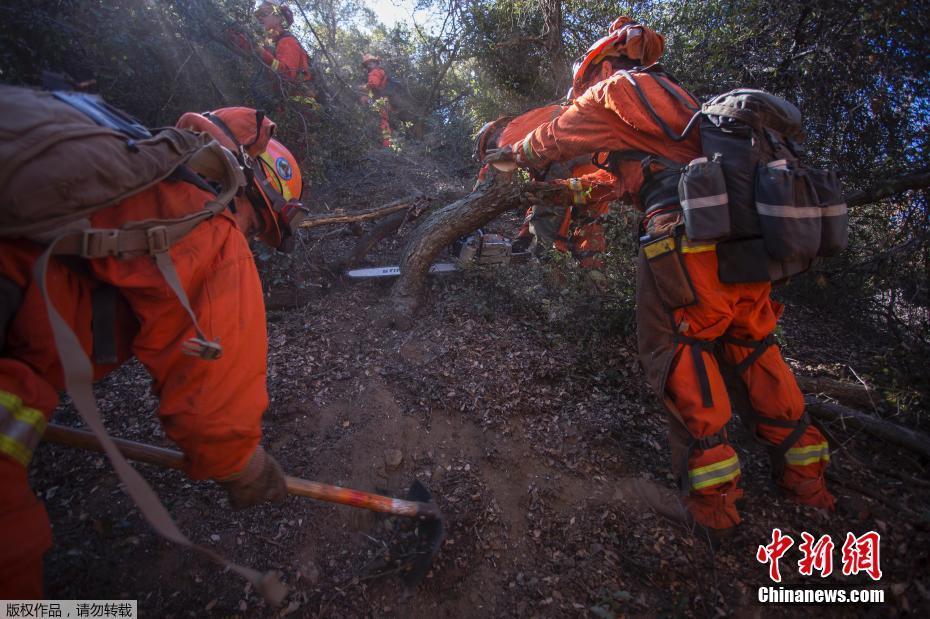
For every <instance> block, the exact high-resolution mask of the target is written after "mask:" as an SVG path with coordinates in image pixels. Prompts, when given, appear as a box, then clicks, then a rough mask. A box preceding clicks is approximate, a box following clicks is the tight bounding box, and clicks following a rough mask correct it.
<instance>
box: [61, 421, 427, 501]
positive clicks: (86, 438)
mask: <svg viewBox="0 0 930 619" xmlns="http://www.w3.org/2000/svg"><path fill="white" fill-rule="evenodd" d="M43 439H44V440H46V441H49V442H52V443H57V444H59V445H68V446H71V447H77V448H79V449H86V450H89V451H97V452H101V453H103V446H102V445H101V444H100V441H99V440H97V437H96V436H94V434H93V433H92V432H90V431H88V430H79V429H77V428H68V427H66V426H60V425H57V424H54V423H50V424H49V425H48V427H47V428H46V429H45V434H44V435H43ZM113 442H114V443H116V446H117V448H119V450H120V452H121V453H122V454H123V455H124V456H126V457H127V458H129V459H130V460H136V461H138V462H145V463H146V464H154V465H156V466H160V467H163V468H169V469H179V470H180V469H183V468H184V456H183V455H182V454H181V453H180V452H178V451H174V450H172V449H165V448H163V447H154V446H152V445H146V444H145V443H137V442H136V441H128V440H126V439H121V438H114V439H113ZM284 480H285V483H286V484H287V492H288V494H293V495H295V496H303V497H308V498H311V499H317V500H319V501H326V502H328V503H339V504H340V505H350V506H352V507H360V508H362V509H367V510H371V511H375V512H383V513H387V514H394V515H397V516H406V517H411V518H412V517H418V516H419V517H423V518H439V517H440V513H439V508H438V507H437V506H436V505H435V504H434V503H423V502H420V501H407V500H404V499H394V498H391V497H387V496H382V495H380V494H371V493H370V492H362V491H361V490H352V489H351V488H341V487H339V486H330V485H328V484H321V483H320V482H316V481H310V480H308V479H301V478H299V477H291V476H290V475H287V476H285V478H284Z"/></svg>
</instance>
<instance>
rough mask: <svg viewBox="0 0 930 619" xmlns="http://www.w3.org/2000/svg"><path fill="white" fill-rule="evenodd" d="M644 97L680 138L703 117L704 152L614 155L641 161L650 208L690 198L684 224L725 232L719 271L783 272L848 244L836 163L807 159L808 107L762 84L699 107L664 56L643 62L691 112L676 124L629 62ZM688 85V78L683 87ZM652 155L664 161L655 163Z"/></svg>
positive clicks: (745, 274)
mask: <svg viewBox="0 0 930 619" xmlns="http://www.w3.org/2000/svg"><path fill="white" fill-rule="evenodd" d="M622 73H623V74H624V76H625V77H626V78H627V79H628V80H629V82H630V83H631V84H632V85H633V87H634V88H635V89H636V91H637V94H638V98H639V99H640V102H641V103H642V104H643V105H644V107H645V108H646V110H647V112H648V113H649V114H650V116H651V117H652V118H653V120H654V121H656V123H657V124H658V125H659V126H660V127H661V128H662V130H663V132H664V133H665V134H666V135H667V136H668V137H669V138H670V139H671V140H673V141H676V142H678V141H681V140H684V139H685V138H686V137H687V136H688V135H689V134H690V132H691V131H692V130H693V129H694V128H695V127H696V126H699V127H700V132H701V148H702V152H703V155H704V156H703V157H700V158H698V159H695V160H694V161H691V162H688V163H687V164H682V163H680V162H674V161H670V160H668V159H665V158H663V157H660V156H658V155H655V154H651V153H644V152H640V151H617V152H612V153H609V154H608V156H607V164H608V165H607V166H605V165H604V164H603V163H602V162H600V161H596V162H595V163H597V164H598V165H600V166H601V167H607V168H608V169H613V170H616V164H617V162H618V161H620V160H630V159H634V160H638V161H641V162H642V164H643V170H644V178H645V182H644V184H643V187H642V189H641V190H640V199H641V201H642V205H643V208H644V209H646V212H647V214H648V213H650V212H652V211H654V210H656V209H662V208H667V207H668V206H669V205H671V204H680V205H681V207H682V211H683V215H684V220H685V231H686V234H687V235H688V238H689V239H691V240H695V241H717V255H718V264H719V276H720V280H721V281H722V282H725V283H740V282H761V281H778V280H782V279H785V278H787V277H790V276H792V275H795V274H797V273H801V272H803V271H806V270H807V269H809V268H810V266H811V264H812V263H813V261H814V260H815V259H816V258H818V257H820V256H833V255H836V254H837V253H839V252H840V251H842V250H843V249H844V248H845V247H846V243H847V236H848V215H847V209H846V204H845V202H844V199H843V193H842V188H841V186H840V183H839V181H838V180H837V177H836V173H835V172H834V171H833V170H818V169H813V168H810V167H808V166H807V165H806V164H805V162H804V151H803V149H802V146H801V143H802V142H803V140H804V133H803V129H802V119H801V113H800V111H799V110H798V109H797V107H795V106H794V105H792V104H791V103H789V102H788V101H786V100H784V99H782V98H781V97H777V96H775V95H772V94H770V93H767V92H764V91H762V90H755V89H748V88H740V89H736V90H731V91H730V92H727V93H725V94H722V95H719V96H716V97H713V98H712V99H711V100H710V101H708V102H707V103H704V104H703V105H701V106H700V107H699V106H698V105H697V104H696V99H694V97H691V101H689V100H688V99H687V98H686V97H683V96H682V95H681V94H680V92H679V91H678V90H676V88H674V86H678V85H677V83H676V82H675V81H674V80H673V79H672V78H671V77H670V76H668V75H667V74H665V73H664V71H663V70H662V68H661V66H660V65H652V66H651V67H647V68H642V69H635V70H634V71H633V72H632V73H637V74H640V75H642V74H645V75H646V76H648V77H644V78H643V79H654V80H656V81H657V82H658V83H659V84H660V85H661V86H662V87H663V89H664V90H666V91H667V92H669V93H670V94H671V95H672V96H674V97H675V99H676V100H677V101H678V102H679V104H681V105H682V106H684V107H685V108H686V109H688V110H689V111H690V112H693V116H692V118H691V121H690V122H689V123H688V125H687V126H686V127H685V129H684V130H683V131H682V133H680V134H679V133H677V132H675V131H674V130H673V129H671V128H670V127H669V126H668V124H667V123H665V121H664V120H663V119H662V118H661V117H660V116H659V115H658V114H657V113H656V111H655V109H654V108H653V107H652V105H651V103H650V102H649V100H648V98H647V97H646V96H645V93H644V92H643V90H642V88H641V87H640V86H639V84H638V83H637V81H636V79H635V78H634V77H633V75H632V73H631V72H627V71H622ZM679 88H680V87H679ZM653 164H658V167H659V168H661V170H660V171H659V172H658V173H653V172H651V170H652V168H653Z"/></svg>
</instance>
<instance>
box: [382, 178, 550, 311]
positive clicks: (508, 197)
mask: <svg viewBox="0 0 930 619" xmlns="http://www.w3.org/2000/svg"><path fill="white" fill-rule="evenodd" d="M561 191H562V189H561V188H560V187H557V186H548V187H546V186H542V185H539V184H533V185H532V186H528V185H527V184H526V183H524V182H521V181H519V180H517V179H516V177H515V175H504V174H498V175H492V177H491V179H490V180H488V181H487V182H485V183H482V184H481V185H480V186H479V187H478V188H477V189H475V191H473V192H471V193H470V194H468V195H467V196H465V197H464V198H461V199H459V200H456V201H454V202H451V203H450V204H447V205H446V206H443V207H442V208H440V209H438V210H436V211H435V212H433V213H432V214H431V215H430V217H429V218H428V219H427V220H426V221H424V222H423V223H422V224H420V226H419V227H418V228H417V229H416V231H414V233H413V235H412V236H411V238H410V241H409V242H408V243H407V245H406V247H405V248H404V253H403V256H402V257H401V260H400V277H399V278H398V280H397V282H396V283H395V284H394V287H393V288H392V289H391V295H390V297H389V298H388V300H387V305H386V307H385V309H384V311H383V313H382V316H381V319H380V320H379V322H380V323H381V324H383V325H384V326H388V325H390V326H394V327H396V328H399V329H407V328H409V327H410V325H411V324H412V320H413V316H414V314H415V312H416V310H417V308H418V306H419V302H420V294H421V292H422V291H423V285H424V283H425V281H426V276H427V273H428V271H429V268H430V266H432V264H433V262H434V261H435V260H436V257H437V256H438V255H439V254H440V252H442V251H443V250H444V249H445V248H446V247H447V246H449V245H451V244H452V242H453V241H455V240H456V239H458V238H459V237H462V236H464V235H466V234H469V233H471V232H474V231H475V230H477V229H478V228H480V227H481V226H483V225H484V224H486V223H488V222H489V221H491V220H492V219H494V218H495V217H497V216H498V215H500V214H501V213H504V212H505V211H508V210H512V209H516V208H519V207H521V206H525V205H526V204H527V203H528V201H529V200H530V199H538V198H539V197H540V196H543V195H545V194H552V193H560V192H561Z"/></svg>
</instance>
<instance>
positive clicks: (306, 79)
mask: <svg viewBox="0 0 930 619" xmlns="http://www.w3.org/2000/svg"><path fill="white" fill-rule="evenodd" d="M255 18H256V19H257V20H258V21H259V23H260V24H261V26H262V28H263V29H264V30H265V32H266V33H267V39H266V40H265V43H264V45H262V47H261V48H260V49H258V56H259V58H261V60H262V62H264V63H265V64H266V65H268V66H269V67H270V68H271V69H272V70H273V71H274V72H275V73H276V74H277V75H279V76H280V77H281V81H282V84H281V85H282V89H283V91H284V94H285V95H287V97H288V99H289V100H290V101H292V102H294V103H302V104H306V105H310V106H315V104H316V101H315V99H316V96H317V92H316V88H315V86H314V84H313V72H312V70H311V68H310V56H309V55H308V54H307V52H306V50H305V49H304V48H303V46H302V45H301V44H300V41H298V40H297V37H295V36H294V35H293V34H292V33H291V32H290V30H288V28H290V27H291V25H292V24H293V23H294V13H293V11H292V10H291V8H290V7H289V6H287V5H286V4H284V3H283V2H278V1H271V0H266V1H265V2H262V3H261V4H260V5H259V7H258V8H257V9H256V10H255ZM228 36H229V39H230V41H231V42H232V43H233V44H234V45H235V46H236V47H238V48H239V49H241V50H242V51H243V52H244V53H246V54H251V53H252V52H253V48H252V42H251V40H250V39H249V37H248V36H246V35H245V34H244V33H242V32H240V31H238V30H231V31H229V33H228Z"/></svg>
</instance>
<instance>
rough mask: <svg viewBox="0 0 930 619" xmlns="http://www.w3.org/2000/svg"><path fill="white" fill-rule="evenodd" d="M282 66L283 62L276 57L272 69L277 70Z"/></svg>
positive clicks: (272, 62)
mask: <svg viewBox="0 0 930 619" xmlns="http://www.w3.org/2000/svg"><path fill="white" fill-rule="evenodd" d="M280 66H281V62H280V61H279V60H278V59H277V58H275V59H274V60H272V61H271V70H272V71H277V70H278V67H280Z"/></svg>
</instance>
